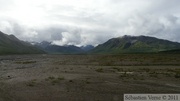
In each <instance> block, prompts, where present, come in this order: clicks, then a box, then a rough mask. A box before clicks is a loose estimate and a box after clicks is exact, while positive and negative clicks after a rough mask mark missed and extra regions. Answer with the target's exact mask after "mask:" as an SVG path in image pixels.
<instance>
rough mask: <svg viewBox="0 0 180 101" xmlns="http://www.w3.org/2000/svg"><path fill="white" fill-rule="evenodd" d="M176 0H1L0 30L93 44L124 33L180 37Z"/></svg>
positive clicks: (29, 37)
mask: <svg viewBox="0 0 180 101" xmlns="http://www.w3.org/2000/svg"><path fill="white" fill-rule="evenodd" d="M179 4H180V1H179V0H172V1H169V0H158V1H157V0H98V1H97V0H38V1H37V0H26V1H25V0H0V12H1V13H0V30H1V31H3V32H5V33H7V34H14V35H16V36H17V37H18V38H20V39H21V40H25V41H36V42H41V41H51V42H53V43H54V44H58V45H79V46H80V45H88V44H92V45H98V44H101V43H103V42H105V41H107V40H108V39H110V38H113V37H119V36H123V35H148V36H154V37H158V38H163V39H168V40H172V41H178V42H180V34H179V32H180V27H179V26H180V13H179V9H180V6H179Z"/></svg>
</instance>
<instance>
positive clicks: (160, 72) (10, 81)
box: [0, 54, 180, 101]
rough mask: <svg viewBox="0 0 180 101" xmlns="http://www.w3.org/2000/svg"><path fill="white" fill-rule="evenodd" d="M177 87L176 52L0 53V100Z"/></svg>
mask: <svg viewBox="0 0 180 101" xmlns="http://www.w3.org/2000/svg"><path fill="white" fill-rule="evenodd" d="M126 93H138V94H139V93H151V94H152V93H154V94H156V93H180V54H122V55H46V54H44V55H7V56H0V101H123V94H126Z"/></svg>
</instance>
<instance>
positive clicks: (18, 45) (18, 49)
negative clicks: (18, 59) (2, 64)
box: [0, 31, 44, 54]
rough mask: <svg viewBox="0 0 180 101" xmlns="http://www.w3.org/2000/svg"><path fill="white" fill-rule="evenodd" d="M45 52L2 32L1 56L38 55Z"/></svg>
mask: <svg viewBox="0 0 180 101" xmlns="http://www.w3.org/2000/svg"><path fill="white" fill-rule="evenodd" d="M38 53H44V51H42V50H40V49H38V48H36V47H34V46H32V45H31V44H30V43H27V42H24V41H20V40H19V39H18V38H16V37H15V36H14V35H6V34H4V33H2V32H1V31H0V54H38Z"/></svg>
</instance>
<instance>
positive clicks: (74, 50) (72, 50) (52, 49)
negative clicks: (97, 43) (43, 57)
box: [34, 41, 94, 54]
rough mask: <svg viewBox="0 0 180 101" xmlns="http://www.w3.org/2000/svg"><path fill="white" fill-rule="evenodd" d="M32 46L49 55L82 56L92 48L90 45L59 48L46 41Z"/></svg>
mask: <svg viewBox="0 0 180 101" xmlns="http://www.w3.org/2000/svg"><path fill="white" fill-rule="evenodd" d="M34 45H35V46H36V47H39V48H41V49H42V50H44V51H45V52H47V53H49V54H83V53H87V52H88V51H89V50H91V49H93V48H94V46H92V45H87V46H81V47H77V46H74V45H64V46H59V45H55V44H52V43H51V42H47V41H43V42H41V43H35V44H34Z"/></svg>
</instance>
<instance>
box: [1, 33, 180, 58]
mask: <svg viewBox="0 0 180 101" xmlns="http://www.w3.org/2000/svg"><path fill="white" fill-rule="evenodd" d="M42 53H48V54H121V53H180V43H178V42H172V41H168V40H164V39H158V38H155V37H149V36H127V35H125V36H122V37H117V38H112V39H109V40H108V41H107V42H105V43H103V44H99V45H98V46H96V47H94V46H92V45H87V46H80V47H78V46H74V45H64V46H59V45H55V44H52V43H51V42H47V41H43V42H40V43H37V42H35V43H33V44H30V43H29V42H25V41H21V40H19V39H18V38H16V37H15V36H14V35H7V34H4V33H2V32H0V54H42Z"/></svg>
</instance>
